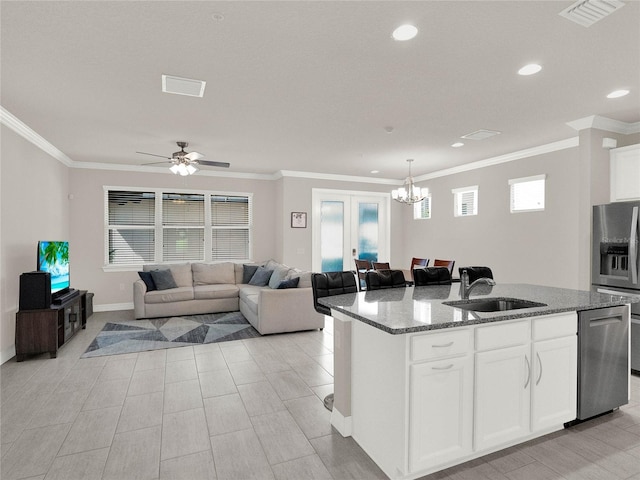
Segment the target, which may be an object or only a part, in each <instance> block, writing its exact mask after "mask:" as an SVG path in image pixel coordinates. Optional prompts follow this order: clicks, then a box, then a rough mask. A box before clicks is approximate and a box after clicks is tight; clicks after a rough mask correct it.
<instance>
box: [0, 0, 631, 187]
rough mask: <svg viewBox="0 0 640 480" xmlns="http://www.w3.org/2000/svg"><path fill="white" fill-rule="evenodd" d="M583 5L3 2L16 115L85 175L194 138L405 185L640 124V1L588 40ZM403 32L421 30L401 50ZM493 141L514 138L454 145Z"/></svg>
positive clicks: (254, 155)
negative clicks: (412, 178)
mask: <svg viewBox="0 0 640 480" xmlns="http://www.w3.org/2000/svg"><path fill="white" fill-rule="evenodd" d="M572 3H573V2H572V1H479V0H476V1H468V2H466V1H409V2H402V1H382V2H377V1H318V2H310V1H304V2H303V1H284V2H270V1H256V2H247V1H236V2H210V1H195V2H186V1H179V2H165V1H163V2H150V1H146V2H110V1H109V2H107V1H87V2H84V1H71V2H58V1H44V2H35V1H2V2H1V3H0V9H1V10H0V14H1V22H2V25H1V28H2V32H1V44H0V45H1V49H2V50H1V68H2V70H1V73H2V77H1V104H2V106H3V107H4V108H5V109H6V110H8V111H9V112H10V113H11V114H13V115H15V116H16V117H18V118H19V119H20V120H21V121H22V122H24V123H25V124H27V125H28V126H29V127H31V128H32V129H33V130H35V131H36V132H37V133H38V134H40V135H41V136H42V137H44V138H45V139H46V140H48V141H49V142H51V143H52V144H53V145H55V146H56V147H57V148H58V149H60V150H61V151H62V152H64V153H65V154H66V155H67V156H68V157H69V158H71V159H72V160H73V161H74V162H97V163H102V164H127V165H140V164H143V163H148V162H150V161H154V158H153V157H147V156H144V155H139V154H136V153H135V152H136V151H144V152H152V153H157V154H167V156H169V155H170V154H171V152H174V151H176V150H177V148H176V146H175V142H176V141H177V140H185V141H188V142H189V143H190V146H189V148H187V151H191V150H196V151H198V152H202V153H203V154H205V158H206V159H207V160H218V161H225V162H231V168H230V169H229V171H230V172H243V173H262V174H270V173H274V172H276V171H278V170H294V171H304V172H315V173H331V174H346V175H357V176H366V177H372V178H374V177H381V178H392V179H400V178H403V177H404V176H405V175H406V173H407V164H406V162H405V160H406V159H407V158H414V159H415V162H414V164H413V173H414V175H419V174H426V173H429V172H434V171H438V170H442V169H445V168H449V167H454V166H459V165H462V164H466V163H469V162H473V161H478V160H483V159H487V158H492V157H496V156H499V155H504V154H508V153H511V152H514V151H518V150H522V149H527V148H531V147H535V146H538V145H543V144H546V143H550V142H554V141H558V140H563V139H567V138H569V137H572V136H575V135H576V134H577V132H576V131H575V130H574V129H572V128H571V127H569V126H568V125H567V124H566V122H570V121H573V120H576V119H580V118H583V117H587V116H590V115H600V116H603V117H607V118H610V119H613V120H618V121H622V122H629V123H635V122H639V121H640V3H639V2H637V1H627V2H626V3H627V5H625V6H624V7H623V8H622V9H620V10H619V11H617V12H615V13H614V14H612V15H611V16H609V17H607V18H605V19H603V20H601V21H599V22H598V23H596V24H595V25H593V26H591V27H589V28H585V27H583V26H580V25H577V24H575V23H573V22H570V21H569V20H567V19H565V18H563V17H561V16H559V15H558V13H559V12H560V11H561V10H563V9H564V8H566V7H567V6H569V5H571V4H572ZM218 13H219V14H222V15H223V16H224V20H222V21H216V20H214V18H213V14H218ZM404 22H411V23H413V24H415V25H416V26H417V27H418V28H419V30H420V31H419V34H418V36H417V37H416V38H415V39H414V40H412V41H409V42H396V41H394V40H393V39H392V38H391V31H392V30H393V29H394V28H395V27H396V26H398V25H399V24H401V23H404ZM530 62H536V63H540V64H541V65H542V66H543V70H542V72H540V73H539V74H537V75H533V76H529V77H522V76H519V75H517V74H516V72H517V70H518V69H519V68H520V67H521V66H523V65H525V64H527V63H530ZM162 74H170V75H176V76H181V77H187V78H193V79H199V80H205V81H206V82H207V86H206V91H205V95H204V98H195V97H187V96H179V95H169V94H166V93H162V92H161V75H162ZM618 88H627V89H629V90H631V93H630V94H629V95H628V96H626V97H623V98H619V99H614V100H610V99H607V98H606V94H607V93H609V92H611V91H612V90H615V89H618ZM385 127H393V129H394V130H393V133H387V132H386V131H385ZM478 129H490V130H498V131H501V132H502V134H501V135H498V136H495V137H492V138H489V139H487V140H482V141H473V140H468V141H466V142H465V143H466V145H465V146H464V147H462V148H458V149H454V148H451V147H450V144H452V143H453V142H455V141H457V140H458V139H459V137H460V136H461V135H464V134H467V133H470V132H473V131H475V130H478ZM158 160H159V159H158ZM374 169H375V170H379V171H380V173H378V174H377V175H373V174H371V173H370V171H371V170H374Z"/></svg>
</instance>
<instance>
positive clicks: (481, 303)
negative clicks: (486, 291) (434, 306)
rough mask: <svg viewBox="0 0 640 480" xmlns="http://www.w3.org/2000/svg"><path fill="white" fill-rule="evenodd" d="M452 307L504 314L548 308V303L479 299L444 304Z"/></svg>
mask: <svg viewBox="0 0 640 480" xmlns="http://www.w3.org/2000/svg"><path fill="white" fill-rule="evenodd" d="M442 303H443V304H444V305H449V306H450V307H455V308H461V309H462V310H471V311H473V312H503V311H506V310H517V309H519V308H533V307H546V306H547V304H546V303H539V302H532V301H530V300H522V299H520V298H477V299H471V300H456V301H453V302H442Z"/></svg>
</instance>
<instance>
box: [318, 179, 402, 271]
mask: <svg viewBox="0 0 640 480" xmlns="http://www.w3.org/2000/svg"><path fill="white" fill-rule="evenodd" d="M312 199H313V211H312V219H313V220H312V221H313V239H312V250H313V254H312V268H313V271H314V272H334V271H344V270H353V269H354V268H355V264H354V262H353V260H354V259H360V260H370V261H383V262H388V261H389V239H390V232H389V194H387V193H375V192H374V193H369V192H361V193H358V194H354V193H352V192H349V191H343V190H324V189H315V188H314V189H313V190H312Z"/></svg>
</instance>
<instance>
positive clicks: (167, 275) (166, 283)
mask: <svg viewBox="0 0 640 480" xmlns="http://www.w3.org/2000/svg"><path fill="white" fill-rule="evenodd" d="M151 278H153V283H155V284H156V289H158V290H168V289H170V288H177V287H178V286H177V285H176V282H175V280H174V279H173V275H172V274H171V270H152V271H151Z"/></svg>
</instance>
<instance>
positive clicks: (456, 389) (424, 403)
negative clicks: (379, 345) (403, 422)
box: [409, 355, 473, 472]
mask: <svg viewBox="0 0 640 480" xmlns="http://www.w3.org/2000/svg"><path fill="white" fill-rule="evenodd" d="M410 375H411V398H410V407H409V471H412V472H413V471H417V470H422V469H425V468H429V467H433V466H437V465H440V464H442V463H443V462H446V461H448V460H452V459H455V458H457V457H460V456H462V455H465V454H468V453H471V427H472V415H473V357H472V356H471V355H468V356H465V357H459V358H452V359H447V360H441V361H434V362H428V363H421V364H417V365H412V366H411V368H410Z"/></svg>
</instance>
